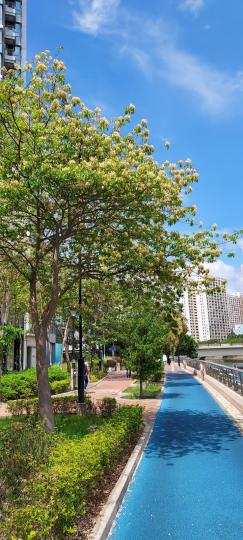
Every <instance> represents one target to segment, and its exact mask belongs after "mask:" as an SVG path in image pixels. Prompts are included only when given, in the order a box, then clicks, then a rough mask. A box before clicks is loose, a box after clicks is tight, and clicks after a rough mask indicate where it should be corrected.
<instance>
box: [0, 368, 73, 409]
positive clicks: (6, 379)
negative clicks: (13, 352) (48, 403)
mask: <svg viewBox="0 0 243 540" xmlns="http://www.w3.org/2000/svg"><path fill="white" fill-rule="evenodd" d="M48 374H49V380H50V383H53V382H54V381H62V380H65V381H67V378H68V377H67V371H66V370H63V369H61V368H60V367H59V366H52V367H50V368H49V370H48ZM32 396H37V381H36V370H35V369H34V368H31V369H26V370H25V371H13V372H11V373H6V374H4V375H2V377H1V385H0V400H1V401H9V400H10V399H26V398H29V397H32Z"/></svg>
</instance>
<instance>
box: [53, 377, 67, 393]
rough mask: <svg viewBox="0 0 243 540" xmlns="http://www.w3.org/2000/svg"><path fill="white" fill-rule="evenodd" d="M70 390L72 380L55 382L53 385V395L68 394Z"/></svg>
mask: <svg viewBox="0 0 243 540" xmlns="http://www.w3.org/2000/svg"><path fill="white" fill-rule="evenodd" d="M68 390H70V380H69V379H64V380H63V381H53V382H52V383H51V393H52V394H61V393H62V392H68Z"/></svg>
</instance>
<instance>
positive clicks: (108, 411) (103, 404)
mask: <svg viewBox="0 0 243 540" xmlns="http://www.w3.org/2000/svg"><path fill="white" fill-rule="evenodd" d="M99 409H100V413H101V416H104V418H106V417H108V416H111V415H112V414H113V413H114V412H115V410H116V409H117V403H116V399H115V398H111V397H105V398H104V399H102V400H101V401H99Z"/></svg>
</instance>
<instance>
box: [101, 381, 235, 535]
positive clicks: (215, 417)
mask: <svg viewBox="0 0 243 540" xmlns="http://www.w3.org/2000/svg"><path fill="white" fill-rule="evenodd" d="M242 488H243V438H242V437H241V435H240V432H239V430H238V429H237V427H236V426H235V425H234V424H233V422H232V421H231V420H230V419H229V417H228V416H226V415H225V413H224V412H223V410H222V409H221V408H220V407H219V405H218V404H217V403H216V402H215V401H214V399H213V398H212V397H211V396H210V395H209V394H208V393H207V391H206V390H205V389H204V387H203V386H202V385H201V384H200V383H199V382H198V381H196V380H195V379H194V378H193V377H192V376H191V375H188V374H187V373H184V372H181V371H175V372H171V373H169V374H168V375H167V382H166V385H165V392H164V396H163V400H162V403H161V406H160V410H159V412H158V414H157V417H156V421H155V425H154V429H153V432H152V435H151V438H150V441H149V443H148V446H147V448H146V450H145V452H144V456H143V458H142V460H141V462H140V465H139V467H138V469H137V472H136V474H135V478H134V480H133V482H132V483H131V485H130V488H129V490H128V492H127V494H126V497H125V500H124V503H123V506H122V508H121V511H120V514H119V516H118V519H117V522H116V523H115V526H114V529H113V531H112V532H111V535H110V540H131V539H132V540H166V539H168V540H240V539H241V540H242V539H243V489H242Z"/></svg>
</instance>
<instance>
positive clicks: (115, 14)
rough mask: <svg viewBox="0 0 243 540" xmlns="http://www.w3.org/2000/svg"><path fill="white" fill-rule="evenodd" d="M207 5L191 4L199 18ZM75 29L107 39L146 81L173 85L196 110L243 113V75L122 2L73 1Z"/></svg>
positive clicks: (194, 0) (188, 3)
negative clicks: (224, 67) (187, 47)
mask: <svg viewBox="0 0 243 540" xmlns="http://www.w3.org/2000/svg"><path fill="white" fill-rule="evenodd" d="M203 3H204V2H203V1H202V0H185V1H184V2H183V5H184V7H186V6H187V9H189V8H190V9H191V11H193V12H194V13H195V14H196V13H197V11H198V10H199V8H202V7H203ZM72 4H73V8H72V15H73V21H74V28H75V29H76V30H79V31H82V32H85V33H88V34H90V35H94V36H96V35H98V34H102V35H106V37H107V39H111V38H112V45H113V47H116V49H117V51H119V52H120V53H121V54H125V55H127V56H128V57H129V58H130V60H131V61H132V62H133V63H134V64H136V66H137V67H138V69H139V70H141V71H142V72H143V73H144V74H145V75H146V76H149V77H153V79H154V80H157V83H158V85H159V84H162V81H163V80H167V81H168V82H169V83H170V84H171V85H173V86H177V87H178V88H181V89H183V90H184V91H185V92H187V93H188V94H189V95H191V96H194V97H195V98H196V99H195V104H196V106H197V107H198V106H199V107H200V108H202V109H205V110H206V111H207V112H210V113H211V114H225V113H228V111H237V113H239V111H240V110H243V106H242V105H241V102H242V93H243V74H242V73H241V72H238V73H233V74H230V73H226V72H224V71H222V70H218V69H216V68H215V67H214V66H212V65H210V64H209V63H206V62H205V61H203V60H202V59H201V58H199V57H197V56H196V55H194V54H191V53H190V52H187V51H186V50H183V48H181V47H180V45H179V39H178V35H177V34H178V28H177V27H176V24H173V26H172V27H171V26H170V25H169V24H168V23H167V22H166V21H165V20H163V19H160V20H153V19H149V18H146V17H144V14H143V15H141V14H140V13H138V14H137V13H135V14H134V13H132V12H131V11H129V10H128V9H125V8H124V7H123V5H122V1H121V0H73V2H72Z"/></svg>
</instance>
